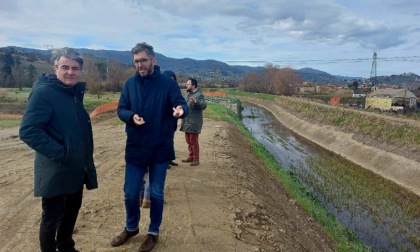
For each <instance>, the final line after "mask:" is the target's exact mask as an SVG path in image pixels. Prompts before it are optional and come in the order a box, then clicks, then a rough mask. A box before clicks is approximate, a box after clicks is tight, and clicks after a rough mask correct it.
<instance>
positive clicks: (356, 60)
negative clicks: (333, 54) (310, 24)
mask: <svg viewBox="0 0 420 252" xmlns="http://www.w3.org/2000/svg"><path fill="white" fill-rule="evenodd" d="M371 60H372V58H352V59H351V58H347V59H346V58H345V59H309V60H273V61H263V60H228V61H225V62H226V63H256V64H257V63H260V64H261V63H269V62H272V63H282V64H284V65H287V64H314V63H316V64H335V63H360V62H365V61H371ZM377 60H378V61H407V62H416V61H420V56H396V57H377Z"/></svg>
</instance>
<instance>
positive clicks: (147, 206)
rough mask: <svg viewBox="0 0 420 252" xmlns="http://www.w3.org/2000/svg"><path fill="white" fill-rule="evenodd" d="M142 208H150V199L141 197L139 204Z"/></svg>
mask: <svg viewBox="0 0 420 252" xmlns="http://www.w3.org/2000/svg"><path fill="white" fill-rule="evenodd" d="M141 207H143V208H150V200H147V199H143V203H142V204H141Z"/></svg>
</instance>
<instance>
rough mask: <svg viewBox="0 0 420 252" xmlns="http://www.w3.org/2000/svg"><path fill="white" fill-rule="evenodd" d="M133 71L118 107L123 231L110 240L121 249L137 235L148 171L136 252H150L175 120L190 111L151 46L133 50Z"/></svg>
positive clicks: (171, 153) (159, 217) (172, 154)
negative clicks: (143, 230) (122, 137)
mask: <svg viewBox="0 0 420 252" xmlns="http://www.w3.org/2000/svg"><path fill="white" fill-rule="evenodd" d="M131 55H132V57H133V63H134V65H135V67H136V69H137V72H136V74H135V75H134V76H132V77H131V78H130V79H128V80H127V81H126V83H125V85H124V87H123V90H122V92H121V97H120V100H119V103H118V110H117V113H118V116H119V118H120V119H121V120H122V121H123V122H125V124H126V127H125V129H126V133H127V141H126V149H125V161H126V166H125V183H124V198H125V199H124V203H125V210H126V224H125V228H124V230H123V231H122V232H121V233H120V234H119V235H117V236H116V237H114V238H113V239H112V240H111V245H112V246H114V247H116V246H120V245H123V244H124V243H125V242H127V240H128V239H130V238H131V237H133V236H135V235H137V234H138V233H139V222H140V191H141V188H142V187H143V177H144V173H145V171H146V169H147V168H148V167H149V182H150V202H151V203H150V225H149V230H148V232H147V236H146V239H145V240H144V242H143V244H142V245H141V246H140V249H139V251H151V250H152V249H153V247H154V246H155V245H156V243H157V242H158V237H159V228H160V225H161V223H162V214H163V202H164V195H163V190H164V187H165V179H166V171H167V169H168V165H169V162H170V161H171V160H174V159H175V152H174V144H173V141H174V138H173V134H174V129H173V117H176V118H179V117H183V116H186V115H187V114H188V106H187V103H186V101H185V99H184V97H183V96H182V94H181V91H180V89H179V87H178V84H177V83H176V82H175V81H174V80H173V79H171V78H170V77H168V76H166V75H163V74H161V73H160V68H159V66H157V65H156V56H155V53H154V50H153V47H152V46H150V45H148V44H146V43H139V44H137V45H136V46H134V47H133V49H132V50H131Z"/></svg>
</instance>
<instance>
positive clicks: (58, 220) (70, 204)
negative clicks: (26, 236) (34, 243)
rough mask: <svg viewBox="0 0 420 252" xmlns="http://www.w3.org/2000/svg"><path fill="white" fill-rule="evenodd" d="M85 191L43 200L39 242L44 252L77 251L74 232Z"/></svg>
mask: <svg viewBox="0 0 420 252" xmlns="http://www.w3.org/2000/svg"><path fill="white" fill-rule="evenodd" d="M82 198H83V189H82V190H80V191H78V192H76V193H74V194H68V195H60V196H56V197H52V198H45V197H43V198H42V220H41V227H40V230H39V241H40V245H41V251H42V252H50V251H51V252H55V251H56V249H58V251H75V249H74V245H75V243H74V241H73V238H72V237H73V230H74V226H75V225H76V220H77V215H78V214H79V209H80V207H81V205H82Z"/></svg>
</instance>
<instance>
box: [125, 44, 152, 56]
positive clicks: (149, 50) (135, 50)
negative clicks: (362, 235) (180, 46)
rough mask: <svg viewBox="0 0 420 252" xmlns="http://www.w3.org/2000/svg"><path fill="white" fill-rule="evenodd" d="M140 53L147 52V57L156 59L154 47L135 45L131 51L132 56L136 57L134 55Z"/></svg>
mask: <svg viewBox="0 0 420 252" xmlns="http://www.w3.org/2000/svg"><path fill="white" fill-rule="evenodd" d="M140 52H146V53H147V55H148V56H149V57H150V58H155V57H156V56H155V51H154V50H153V46H151V45H149V44H147V43H145V42H143V43H137V45H135V46H134V47H133V49H131V56H134V54H137V53H140Z"/></svg>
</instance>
